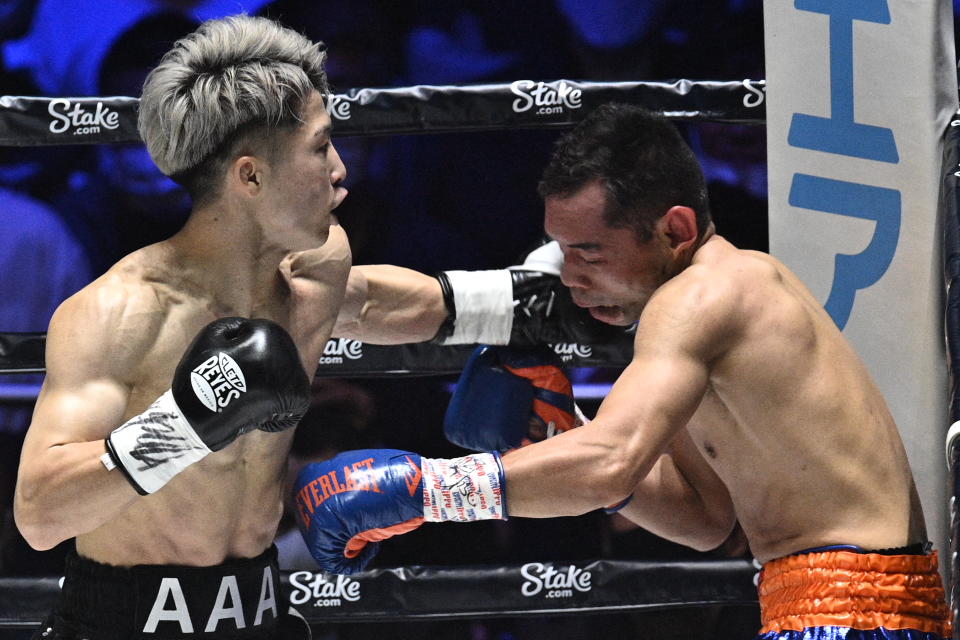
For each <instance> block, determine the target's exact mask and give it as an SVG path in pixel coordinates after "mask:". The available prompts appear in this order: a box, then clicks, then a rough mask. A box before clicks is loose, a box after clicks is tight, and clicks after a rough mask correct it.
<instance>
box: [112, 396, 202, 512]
mask: <svg viewBox="0 0 960 640" xmlns="http://www.w3.org/2000/svg"><path fill="white" fill-rule="evenodd" d="M107 450H108V452H109V455H110V458H111V460H112V461H113V463H114V464H115V465H116V466H118V467H120V469H121V471H123V473H124V475H126V476H127V479H128V480H129V481H130V484H132V485H133V487H134V489H136V490H137V492H138V493H140V494H141V495H146V494H149V493H153V492H155V491H157V490H159V489H160V488H161V487H163V486H164V485H165V484H167V483H168V482H170V480H171V479H172V478H173V477H174V476H175V475H177V474H178V473H180V472H181V471H183V470H184V469H186V468H187V467H188V466H190V465H192V464H193V463H195V462H198V461H200V460H202V459H203V458H205V457H206V456H207V455H208V454H209V453H210V452H211V451H210V448H209V447H207V445H206V444H204V442H203V440H201V439H200V436H198V435H197V432H196V431H194V430H193V427H191V426H190V423H189V422H187V420H186V418H184V417H183V414H182V413H181V411H180V408H179V407H178V406H177V402H176V400H174V398H173V393H172V392H171V391H169V390H168V391H167V392H166V393H164V394H163V395H162V396H160V397H159V398H157V399H156V400H155V401H154V403H153V404H151V405H150V406H149V407H148V408H147V410H146V411H144V412H143V413H141V414H140V415H138V416H134V417H133V418H131V419H130V420H128V421H127V422H125V423H124V424H122V425H120V426H119V427H117V428H116V429H114V430H113V432H112V433H111V434H110V436H109V437H107Z"/></svg>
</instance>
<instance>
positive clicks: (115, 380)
mask: <svg viewBox="0 0 960 640" xmlns="http://www.w3.org/2000/svg"><path fill="white" fill-rule="evenodd" d="M126 311H129V309H127V310H126ZM124 318H126V321H125V322H124ZM133 319H134V317H133V315H130V314H128V313H125V310H124V309H123V308H120V307H119V306H118V305H117V304H115V303H112V302H110V301H105V296H98V295H97V294H89V293H87V294H80V295H78V296H75V297H74V298H72V299H70V300H68V301H67V302H65V303H64V304H63V305H62V306H61V308H60V309H59V310H58V311H57V313H56V314H55V315H54V317H53V320H52V321H51V323H50V328H49V331H48V334H47V352H46V365H47V377H46V380H45V382H44V385H43V388H42V390H41V392H40V396H39V397H38V399H37V404H36V408H35V410H34V415H33V421H32V423H31V425H30V429H29V431H28V432H27V437H26V440H25V441H24V445H23V452H22V454H21V458H20V468H19V472H18V476H17V488H16V494H15V499H14V513H15V517H16V522H17V526H18V527H19V529H20V531H21V533H22V534H23V536H24V538H25V539H26V540H27V542H29V543H30V545H31V546H33V547H34V548H37V549H49V548H50V547H53V546H54V545H56V544H58V543H60V542H62V541H63V540H66V539H68V538H71V537H74V536H76V535H78V534H82V533H85V532H87V531H91V530H93V529H95V528H97V527H98V526H100V525H102V524H103V523H105V522H108V521H110V520H112V519H113V518H115V517H116V516H117V515H118V514H120V513H122V512H123V511H124V510H126V509H127V508H128V507H129V506H130V505H131V504H132V503H133V502H134V501H135V500H136V499H137V494H136V492H135V491H134V490H133V488H132V487H131V486H130V483H129V482H127V480H126V479H125V478H124V477H123V475H122V474H119V473H108V471H107V469H106V467H104V465H103V464H102V463H101V462H100V456H102V455H103V454H104V453H105V451H106V447H105V445H104V438H105V437H106V436H107V435H108V434H109V433H110V431H111V430H112V429H114V428H115V427H116V426H117V425H119V424H120V423H121V422H122V421H123V418H124V413H125V411H126V407H127V401H128V395H129V388H128V386H127V384H126V383H125V382H124V380H125V377H124V373H123V372H125V371H129V368H132V367H133V366H135V365H136V364H137V362H136V361H137V360H138V358H137V357H136V356H137V354H138V353H139V352H140V351H139V349H140V348H141V347H142V345H138V344H137V343H136V342H135V341H134V340H132V338H131V336H133V335H134V332H133V331H131V329H132V327H131V325H130V322H131V321H133ZM136 321H137V322H140V323H143V322H144V318H143V317H142V316H141V317H138V318H137V319H136ZM123 341H125V343H124V344H122V345H118V344H117V342H123Z"/></svg>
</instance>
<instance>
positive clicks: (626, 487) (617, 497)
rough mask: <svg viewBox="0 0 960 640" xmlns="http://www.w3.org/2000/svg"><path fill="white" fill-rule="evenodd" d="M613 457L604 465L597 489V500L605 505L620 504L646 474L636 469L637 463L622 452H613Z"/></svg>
mask: <svg viewBox="0 0 960 640" xmlns="http://www.w3.org/2000/svg"><path fill="white" fill-rule="evenodd" d="M613 453H614V455H613V457H612V459H610V460H609V461H607V462H606V463H605V464H603V465H602V468H603V469H604V474H603V477H602V479H601V481H600V482H598V483H597V484H596V485H595V486H596V489H597V495H596V501H597V503H598V504H599V505H601V506H603V507H608V506H610V505H614V504H618V503H620V502H622V501H624V500H626V499H627V498H629V497H630V496H631V495H633V492H634V489H636V487H637V484H638V483H639V482H640V480H641V479H642V478H643V475H645V472H642V473H641V472H640V471H638V470H637V469H636V465H635V464H633V463H632V461H631V460H630V459H629V458H628V457H625V456H623V455H619V453H620V452H616V451H615V452H613Z"/></svg>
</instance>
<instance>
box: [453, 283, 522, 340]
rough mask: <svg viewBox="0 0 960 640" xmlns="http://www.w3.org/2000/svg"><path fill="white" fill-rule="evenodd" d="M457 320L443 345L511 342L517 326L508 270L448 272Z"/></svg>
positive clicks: (511, 284)
mask: <svg viewBox="0 0 960 640" xmlns="http://www.w3.org/2000/svg"><path fill="white" fill-rule="evenodd" d="M444 273H445V275H446V277H447V279H448V281H449V284H450V289H451V290H452V291H453V301H454V306H455V313H456V319H455V320H454V326H453V332H452V334H451V335H449V336H447V337H446V338H445V339H443V342H442V344H507V343H508V342H509V340H510V332H511V330H512V329H513V280H512V278H511V277H510V272H509V271H507V270H506V269H494V270H490V271H446V272H444Z"/></svg>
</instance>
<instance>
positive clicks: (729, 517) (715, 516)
mask: <svg viewBox="0 0 960 640" xmlns="http://www.w3.org/2000/svg"><path fill="white" fill-rule="evenodd" d="M736 523H737V518H736V515H735V514H734V513H733V512H730V513H723V514H721V513H710V512H709V511H707V512H706V513H705V517H704V522H703V525H702V526H701V527H700V528H699V530H698V531H697V535H695V536H691V539H690V540H689V541H688V543H687V544H688V546H690V547H692V548H693V549H694V550H696V551H713V550H714V549H717V548H719V547H720V546H722V545H723V544H724V543H725V542H726V541H727V540H728V539H729V538H730V535H731V534H732V533H733V531H734V526H735V525H736Z"/></svg>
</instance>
